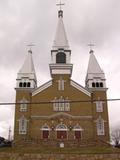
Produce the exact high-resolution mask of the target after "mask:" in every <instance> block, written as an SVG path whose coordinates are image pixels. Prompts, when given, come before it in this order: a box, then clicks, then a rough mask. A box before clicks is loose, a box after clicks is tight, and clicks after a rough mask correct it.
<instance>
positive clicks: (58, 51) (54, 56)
mask: <svg viewBox="0 0 120 160" xmlns="http://www.w3.org/2000/svg"><path fill="white" fill-rule="evenodd" d="M60 5H61V4H60ZM51 60H52V63H51V64H50V73H51V76H52V75H55V74H67V75H70V76H71V74H72V66H73V65H72V64H71V50H70V49H69V44H68V40H67V35H66V32H65V27H64V23H63V11H62V10H61V9H60V10H59V11H58V25H57V30H56V35H55V39H54V43H53V47H52V50H51Z"/></svg>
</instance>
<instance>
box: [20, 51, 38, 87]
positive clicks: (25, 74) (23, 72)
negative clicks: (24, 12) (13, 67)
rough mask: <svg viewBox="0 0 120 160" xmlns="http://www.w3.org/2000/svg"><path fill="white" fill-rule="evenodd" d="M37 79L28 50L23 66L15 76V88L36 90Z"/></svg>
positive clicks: (30, 52)
mask: <svg viewBox="0 0 120 160" xmlns="http://www.w3.org/2000/svg"><path fill="white" fill-rule="evenodd" d="M36 86H37V78H36V73H35V68H34V63H33V58H32V51H31V50H29V51H28V54H27V57H26V59H25V61H24V64H23V66H22V67H21V69H20V70H19V72H18V74H17V88H36Z"/></svg>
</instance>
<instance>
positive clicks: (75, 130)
mask: <svg viewBox="0 0 120 160" xmlns="http://www.w3.org/2000/svg"><path fill="white" fill-rule="evenodd" d="M83 130H84V129H82V128H81V129H73V131H83Z"/></svg>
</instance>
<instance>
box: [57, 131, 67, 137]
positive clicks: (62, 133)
mask: <svg viewBox="0 0 120 160" xmlns="http://www.w3.org/2000/svg"><path fill="white" fill-rule="evenodd" d="M57 138H58V139H67V131H57Z"/></svg>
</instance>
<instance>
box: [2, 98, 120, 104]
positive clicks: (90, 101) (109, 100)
mask: <svg viewBox="0 0 120 160" xmlns="http://www.w3.org/2000/svg"><path fill="white" fill-rule="evenodd" d="M97 101H98V102H99V101H103V102H111V101H120V98H117V99H100V100H98V99H97V100H96V99H93V100H84V101H82V100H75V101H71V100H64V101H54V100H52V101H39V102H14V103H12V102H3V103H2V102H1V103H0V105H19V104H52V103H93V102H97Z"/></svg>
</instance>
